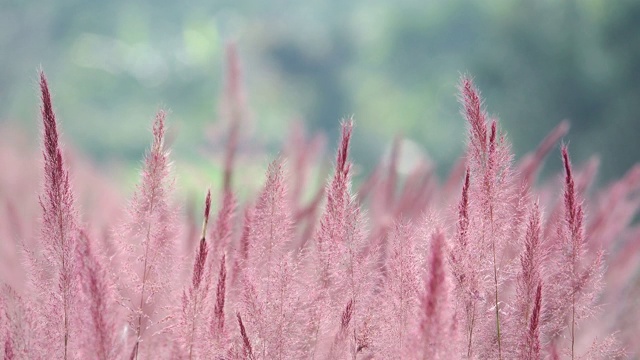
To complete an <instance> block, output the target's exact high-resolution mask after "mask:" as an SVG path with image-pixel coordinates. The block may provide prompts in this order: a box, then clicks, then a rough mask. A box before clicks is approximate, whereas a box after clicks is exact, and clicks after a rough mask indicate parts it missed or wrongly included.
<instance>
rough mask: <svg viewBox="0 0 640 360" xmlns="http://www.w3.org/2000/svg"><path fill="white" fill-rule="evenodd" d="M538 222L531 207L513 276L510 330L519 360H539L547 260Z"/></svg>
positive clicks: (536, 209)
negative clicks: (514, 288)
mask: <svg viewBox="0 0 640 360" xmlns="http://www.w3.org/2000/svg"><path fill="white" fill-rule="evenodd" d="M541 222H542V221H541V215H540V208H539V206H538V203H535V204H534V205H533V207H532V209H531V213H530V215H529V223H528V225H527V231H526V235H525V241H524V251H523V252H522V253H521V255H520V271H519V273H518V274H517V275H516V298H515V311H516V317H515V319H514V321H515V323H514V324H513V328H512V329H510V330H511V331H512V332H513V333H512V336H514V335H515V336H516V345H515V346H516V348H515V350H516V351H517V356H518V357H519V358H521V359H539V358H540V324H539V319H540V312H541V304H540V301H541V300H540V297H541V296H542V295H541V291H542V290H541V286H542V285H541V283H542V279H543V275H544V267H543V263H544V261H545V260H546V258H547V256H548V254H547V252H548V251H547V249H548V248H547V247H546V246H545V245H544V244H543V238H542V231H541Z"/></svg>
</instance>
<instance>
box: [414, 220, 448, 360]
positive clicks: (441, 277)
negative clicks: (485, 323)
mask: <svg viewBox="0 0 640 360" xmlns="http://www.w3.org/2000/svg"><path fill="white" fill-rule="evenodd" d="M444 246H445V239H444V233H443V232H442V231H440V230H436V231H435V232H434V233H433V235H432V236H431V246H430V254H429V260H428V264H427V266H428V268H427V275H426V277H425V281H424V292H423V293H422V296H421V304H420V305H421V309H420V322H419V326H418V331H417V336H416V339H417V341H418V344H416V351H418V352H420V351H421V353H422V358H423V359H425V360H426V359H447V358H450V357H451V355H452V354H453V353H454V351H452V349H451V347H450V344H448V343H447V341H446V340H445V339H452V334H451V333H450V329H451V324H450V321H451V320H452V319H453V314H452V312H451V309H450V308H449V305H448V292H449V289H448V284H447V274H446V268H445V266H446V265H445V259H444Z"/></svg>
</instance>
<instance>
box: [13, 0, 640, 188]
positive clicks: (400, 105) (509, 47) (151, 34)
mask: <svg viewBox="0 0 640 360" xmlns="http://www.w3.org/2000/svg"><path fill="white" fill-rule="evenodd" d="M638 24H640V2H638V1H633V0H620V1H605V0H583V1H578V0H564V1H561V0H557V1H551V0H547V1H507V0H497V1H480V0H477V1H417V0H416V1H409V0H406V1H365V0H356V1H349V2H344V1H337V0H331V1H305V2H300V1H269V2H263V1H257V0H253V1H243V2H238V1H191V2H189V5H188V6H187V5H185V4H184V3H179V2H173V1H139V2H136V3H135V4H134V3H132V2H129V1H124V0H113V1H103V2H97V1H70V0H59V1H55V2H37V1H26V0H25V1H17V0H14V1H11V0H5V1H2V2H1V3H0V53H2V54H3V56H2V57H0V124H7V123H9V124H19V126H20V127H22V128H23V129H25V130H26V131H27V132H28V133H33V134H35V133H36V130H37V124H38V123H37V111H38V95H37V92H36V86H35V84H36V76H37V71H36V70H37V69H38V68H39V67H40V66H41V67H42V68H43V69H44V70H45V71H46V73H47V75H48V77H49V80H50V85H51V88H52V92H53V95H54V101H55V104H56V109H57V113H58V116H59V118H60V122H61V126H62V127H63V129H64V138H65V141H66V142H67V143H70V144H73V146H75V147H78V148H80V149H82V150H84V152H85V153H86V154H88V156H89V157H91V158H94V159H96V160H97V161H101V162H103V161H112V160H115V161H126V162H128V163H131V164H136V165H137V164H139V163H138V161H139V159H140V158H141V157H142V154H143V152H144V149H145V148H146V147H147V146H148V143H149V140H150V139H149V135H148V129H149V127H150V123H151V120H152V119H153V116H154V113H155V111H156V110H157V109H158V108H159V107H165V108H167V109H169V111H170V115H169V118H168V122H169V126H170V127H171V131H172V132H171V135H172V136H175V151H174V154H175V157H176V158H178V159H181V160H180V161H181V162H187V163H189V162H190V161H191V162H193V163H194V164H198V163H199V162H202V161H203V159H206V157H205V156H204V155H203V154H204V153H206V152H207V151H209V150H212V149H213V150H215V149H217V148H219V146H220V145H219V144H216V143H215V141H216V139H218V138H219V136H218V137H216V135H215V134H216V131H217V130H219V128H220V126H216V123H217V122H218V120H219V119H220V116H219V115H220V101H219V99H220V94H221V91H222V89H223V79H224V77H223V69H224V49H225V45H226V44H227V43H229V42H235V43H236V44H237V48H238V52H239V55H240V59H241V64H242V68H243V84H244V85H245V89H246V96H247V104H248V110H249V111H248V114H249V117H250V119H251V126H250V127H249V128H248V129H245V130H244V131H246V133H247V136H252V137H253V138H254V139H255V143H256V144H260V147H261V149H266V151H267V152H269V153H270V154H271V155H273V154H275V152H276V151H277V149H279V144H280V143H281V142H282V140H283V139H284V138H285V137H286V135H287V134H288V133H289V132H290V129H291V127H292V124H293V122H294V121H304V123H305V125H306V127H307V128H309V129H310V130H312V131H318V130H320V131H323V132H325V133H326V134H327V136H328V140H329V143H328V148H329V149H333V148H334V146H333V144H334V142H335V139H336V137H337V135H338V124H339V121H340V119H342V118H344V117H347V116H350V115H354V116H355V120H356V129H355V133H354V158H355V161H356V162H358V163H360V164H362V165H363V166H364V169H370V168H371V167H372V166H373V164H375V162H376V161H377V160H378V159H379V158H380V157H381V156H383V154H384V152H385V151H387V149H388V148H389V145H390V143H391V141H392V140H393V138H394V136H396V135H398V134H400V135H403V136H405V137H406V139H407V140H408V142H407V146H406V149H407V151H406V152H405V156H406V157H411V156H425V155H424V154H428V156H429V157H430V158H431V159H432V160H433V161H434V162H435V163H436V164H438V167H439V170H440V171H441V172H444V170H445V169H446V168H448V167H449V166H450V164H451V163H452V162H453V161H455V159H457V158H458V157H459V156H460V155H461V153H462V150H463V147H464V144H465V122H464V120H463V118H462V117H461V116H460V114H459V106H458V104H457V98H456V92H457V90H456V84H457V82H458V80H459V76H460V74H461V73H468V74H470V75H472V76H473V77H474V78H475V80H476V82H477V85H478V86H479V88H480V89H481V90H482V92H483V95H484V96H485V98H486V105H487V109H488V111H489V113H490V114H493V115H495V116H497V117H498V118H499V119H500V121H501V122H502V124H503V128H504V129H505V131H506V132H507V133H508V137H509V139H510V140H511V141H512V142H513V143H514V150H515V152H516V153H517V154H518V155H521V154H523V153H524V152H526V151H528V150H531V149H533V148H534V147H535V145H536V144H537V143H538V142H539V141H540V140H541V139H542V138H543V137H544V135H546V134H547V133H548V132H549V131H550V130H551V129H552V128H553V127H554V126H555V125H556V124H557V123H559V122H560V121H561V120H563V119H568V120H569V121H570V122H571V130H570V133H569V135H568V136H567V137H566V138H565V141H567V142H569V143H570V147H571V150H572V153H573V154H575V155H574V158H575V161H576V163H577V164H579V163H581V162H583V161H585V160H586V159H588V158H589V157H590V156H591V155H593V154H600V156H601V160H602V165H601V170H602V173H601V175H600V178H601V179H602V180H606V179H608V178H611V177H615V176H619V175H620V174H622V173H623V172H624V171H626V169H628V168H629V167H630V166H631V165H632V164H633V163H635V162H636V161H637V160H638V158H639V156H638V155H639V154H640V141H638V135H639V134H640V118H639V116H640V115H638V114H640V25H638ZM35 139H37V138H34V140H35ZM212 142H213V143H212ZM34 144H35V141H34ZM331 151H332V150H331ZM559 165H560V156H559V153H558V152H554V153H553V155H552V156H551V158H550V161H549V166H550V167H552V168H554V167H555V168H558V167H559Z"/></svg>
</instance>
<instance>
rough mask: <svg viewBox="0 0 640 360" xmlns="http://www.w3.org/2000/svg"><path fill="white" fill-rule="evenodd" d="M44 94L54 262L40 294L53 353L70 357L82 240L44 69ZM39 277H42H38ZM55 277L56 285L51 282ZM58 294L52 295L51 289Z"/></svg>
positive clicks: (45, 215)
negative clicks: (77, 250) (78, 250)
mask: <svg viewBox="0 0 640 360" xmlns="http://www.w3.org/2000/svg"><path fill="white" fill-rule="evenodd" d="M40 90H41V94H42V98H41V99H42V108H41V115H42V123H43V140H44V144H43V151H42V154H43V156H44V193H43V194H42V196H40V205H41V207H42V235H41V239H42V244H43V248H44V257H45V261H46V262H47V265H48V266H51V268H52V270H53V271H52V273H51V275H50V276H51V278H52V279H49V280H48V281H46V280H44V279H39V281H45V282H46V283H47V284H44V283H43V284H40V286H39V287H40V291H41V292H42V293H41V294H40V295H41V296H42V299H43V301H44V302H45V308H44V309H43V310H42V311H43V312H44V313H43V318H44V320H45V326H44V327H43V329H44V334H45V338H46V341H47V342H49V344H50V345H49V346H51V347H50V351H49V354H50V355H51V356H54V357H57V358H64V359H66V358H67V357H68V356H69V354H70V353H71V349H70V342H74V341H75V339H71V336H72V335H73V329H72V326H73V325H72V321H71V318H72V317H73V313H74V312H75V311H74V306H75V301H76V297H77V292H78V291H77V287H76V285H75V280H76V279H75V277H76V267H77V265H78V264H77V262H76V261H75V256H74V254H75V247H76V243H77V241H78V239H77V237H78V228H77V220H76V218H77V214H76V210H75V208H74V197H73V192H72V190H71V185H70V183H69V172H68V170H67V169H66V168H65V165H64V163H63V159H62V150H61V148H60V144H59V136H58V124H57V122H56V116H55V114H54V112H53V104H52V103H51V94H50V92H49V86H48V84H47V79H46V77H45V75H44V73H43V72H40ZM36 281H38V280H36ZM49 281H53V283H54V284H55V285H54V286H51V285H49V284H50V283H49ZM52 288H53V289H55V290H54V291H55V294H56V296H51V289H52Z"/></svg>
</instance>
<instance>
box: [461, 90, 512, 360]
mask: <svg viewBox="0 0 640 360" xmlns="http://www.w3.org/2000/svg"><path fill="white" fill-rule="evenodd" d="M460 89H461V102H462V105H463V109H464V110H463V114H464V115H465V117H466V119H467V122H468V123H469V126H468V127H469V168H470V174H471V187H470V193H469V197H470V199H474V200H475V205H476V206H471V207H470V210H472V214H471V218H472V219H475V221H477V224H476V226H474V227H473V228H474V229H475V231H473V232H471V233H470V236H471V238H472V240H471V242H470V243H473V244H474V246H479V248H476V249H475V251H476V253H477V254H482V256H486V258H485V259H484V260H480V264H482V265H483V268H481V270H480V273H481V274H482V275H481V276H480V278H483V279H487V278H489V277H490V278H491V281H490V283H491V285H489V282H488V281H485V283H484V284H482V286H481V289H480V290H481V292H480V294H479V295H480V296H481V297H483V298H484V299H485V300H486V301H485V302H484V306H485V308H487V309H491V311H492V312H494V315H495V322H494V324H495V326H490V325H489V323H486V324H483V326H482V330H481V332H480V334H478V335H481V337H483V338H484V341H482V342H480V343H479V345H480V347H481V349H483V350H486V351H489V353H487V354H481V355H480V356H483V357H493V356H497V357H498V359H502V356H503V351H502V331H501V325H502V321H501V318H500V315H501V309H500V307H501V304H502V303H503V301H502V300H501V298H500V291H501V284H502V283H503V282H504V280H505V278H506V276H507V275H508V274H507V272H506V271H505V269H504V266H503V263H504V262H505V259H504V256H503V251H504V249H505V246H506V245H507V244H508V241H507V240H508V239H509V238H510V237H512V235H513V232H512V230H511V229H512V224H513V223H514V222H516V223H517V222H519V221H515V220H514V219H513V218H514V214H517V213H518V212H514V209H513V206H512V205H511V204H512V198H511V194H513V193H514V191H513V188H514V177H513V173H512V171H511V163H512V154H511V149H510V146H509V144H508V143H507V141H506V140H505V138H504V136H502V135H501V134H500V133H499V132H498V127H497V122H496V120H491V122H488V121H487V115H486V113H485V111H484V110H483V109H482V101H481V100H480V95H479V92H478V90H477V89H476V88H475V86H474V85H473V82H472V81H471V79H469V78H463V79H462V82H461V85H460ZM516 203H520V201H519V200H518V201H517V202H516ZM471 205H474V202H472V203H471ZM515 210H518V209H515ZM485 275H486V276H485ZM489 299H491V300H489ZM492 328H493V329H495V332H494V331H493V330H492ZM494 339H495V340H494ZM493 342H496V343H497V344H496V346H493V345H491V346H487V345H489V344H491V343H493ZM495 350H497V354H494V352H495Z"/></svg>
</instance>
